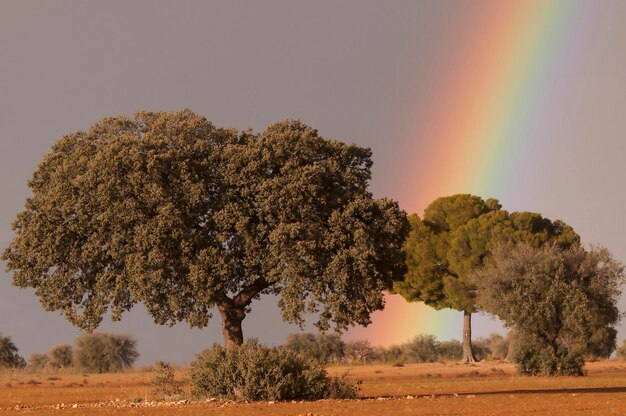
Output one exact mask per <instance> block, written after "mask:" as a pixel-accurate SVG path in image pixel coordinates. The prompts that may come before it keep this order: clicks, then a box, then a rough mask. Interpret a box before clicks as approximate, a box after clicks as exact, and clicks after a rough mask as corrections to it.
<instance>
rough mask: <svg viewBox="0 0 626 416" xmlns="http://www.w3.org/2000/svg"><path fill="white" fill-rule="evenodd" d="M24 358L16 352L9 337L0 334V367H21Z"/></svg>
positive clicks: (24, 361)
mask: <svg viewBox="0 0 626 416" xmlns="http://www.w3.org/2000/svg"><path fill="white" fill-rule="evenodd" d="M25 366H26V360H24V358H23V357H22V356H21V355H19V354H18V349H17V347H16V346H15V344H14V343H13V341H11V337H5V336H3V335H2V334H0V368H2V367H5V368H23V367H25Z"/></svg>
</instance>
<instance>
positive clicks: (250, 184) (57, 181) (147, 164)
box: [2, 110, 408, 347]
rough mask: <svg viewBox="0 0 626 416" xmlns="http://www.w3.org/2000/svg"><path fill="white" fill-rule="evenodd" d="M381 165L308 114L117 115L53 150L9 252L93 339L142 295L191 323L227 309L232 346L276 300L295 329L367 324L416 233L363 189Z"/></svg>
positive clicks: (165, 320)
mask: <svg viewBox="0 0 626 416" xmlns="http://www.w3.org/2000/svg"><path fill="white" fill-rule="evenodd" d="M371 165H372V161H371V152H370V150H369V149H365V148H361V147H358V146H356V145H348V144H345V143H343V142H341V141H337V140H327V139H324V138H322V137H320V136H319V134H318V133H317V131H316V130H314V129H312V128H310V127H308V126H306V125H304V124H303V123H301V122H299V121H283V122H278V123H275V124H273V125H271V126H269V127H268V128H267V130H266V131H264V132H263V133H258V134H257V133H253V132H250V131H243V132H238V131H236V130H234V129H222V128H216V127H214V126H213V125H212V124H211V123H210V122H208V121H207V120H206V119H205V118H204V117H201V116H199V115H196V114H194V113H192V112H191V111H188V110H184V111H181V112H175V113H163V112H160V113H151V112H140V113H137V114H136V115H135V116H134V118H126V117H117V118H106V119H103V120H102V121H100V122H99V123H97V124H96V125H94V126H93V127H92V128H91V129H90V130H89V131H79V132H76V133H73V134H70V135H67V136H65V137H63V138H62V139H61V140H59V141H58V142H57V143H56V144H55V145H54V147H53V149H52V151H51V152H50V153H49V154H48V155H46V157H45V158H44V160H43V162H42V163H41V164H40V165H39V167H38V169H37V170H36V171H35V173H34V175H33V178H32V180H31V181H30V182H29V186H30V188H31V190H32V196H31V197H30V198H28V199H27V201H26V207H25V210H24V211H23V212H21V213H20V214H19V215H18V217H17V220H16V221H15V223H14V230H15V232H16V236H15V239H14V240H13V241H12V243H11V244H10V246H9V247H8V248H7V249H6V250H5V251H4V253H3V256H2V257H3V258H4V259H5V260H7V262H8V263H7V264H8V269H9V270H11V271H12V272H13V281H14V283H15V284H16V285H17V286H19V287H24V288H26V287H31V288H34V289H35V293H36V295H37V296H38V297H39V299H40V300H41V302H42V304H43V306H44V308H45V309H47V310H58V311H60V312H61V313H62V314H63V315H65V317H66V318H67V319H68V320H69V321H70V322H72V323H73V324H75V325H77V326H78V327H80V328H82V329H85V330H93V329H95V328H96V327H97V326H98V324H99V323H100V322H101V320H102V318H103V316H104V315H105V314H106V313H107V312H110V313H111V316H112V318H113V319H115V320H117V319H120V317H121V315H122V313H123V312H124V311H127V310H129V309H130V308H132V307H133V305H135V304H136V303H138V302H141V303H143V304H144V305H145V306H146V307H147V309H148V311H149V313H150V314H151V315H152V317H153V318H154V320H155V322H156V323H158V324H170V325H171V324H174V323H176V322H180V321H186V322H188V323H189V324H190V325H191V326H194V327H204V326H206V325H207V324H208V322H209V319H210V318H211V310H212V309H213V308H217V310H218V311H219V313H220V314H221V317H222V328H223V334H224V342H225V345H226V346H227V347H233V346H236V345H239V344H241V343H242V341H243V333H242V329H241V323H242V320H243V319H244V317H245V316H246V314H247V313H249V312H250V306H251V303H252V302H253V300H254V299H257V298H258V297H260V296H262V295H265V294H275V295H278V296H279V299H280V300H279V306H280V309H281V311H282V315H283V317H284V319H285V320H287V321H289V322H294V323H302V322H303V319H304V315H305V313H314V314H316V315H317V316H318V317H319V320H318V321H317V326H318V327H319V328H321V329H328V328H329V327H330V326H331V323H334V324H335V327H336V328H338V329H345V328H346V327H347V326H348V325H351V324H355V323H356V324H362V325H366V324H368V323H369V322H370V318H369V316H370V314H371V312H372V311H374V310H377V309H381V308H382V307H383V302H384V300H383V294H382V291H383V290H384V289H386V288H389V287H390V285H391V281H392V280H393V279H396V278H398V277H400V276H401V275H402V273H403V272H404V267H405V266H404V261H403V254H402V252H401V248H402V243H403V241H404V239H405V236H406V234H407V232H408V223H407V220H406V215H405V214H404V212H403V211H401V210H400V209H399V208H398V205H397V203H395V202H394V201H391V200H388V199H374V198H373V197H372V194H371V193H370V192H369V191H368V190H367V186H368V182H369V180H370V168H371Z"/></svg>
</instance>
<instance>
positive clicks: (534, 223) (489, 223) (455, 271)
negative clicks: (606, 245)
mask: <svg viewBox="0 0 626 416" xmlns="http://www.w3.org/2000/svg"><path fill="white" fill-rule="evenodd" d="M409 221H410V223H411V232H410V233H409V236H408V238H407V241H406V243H405V251H406V258H407V260H406V261H407V267H408V272H407V274H406V275H405V278H404V280H402V281H398V282H396V283H395V285H394V290H395V291H396V292H398V293H400V294H401V295H402V296H403V297H404V298H405V299H407V300H408V301H422V302H424V303H426V304H427V305H430V306H432V307H434V308H436V309H442V308H452V309H456V310H458V311H463V361H465V362H474V361H475V360H476V358H475V356H474V352H473V351H472V344H471V315H472V313H474V312H476V311H477V309H476V302H475V297H474V283H473V282H472V281H470V279H469V276H470V275H471V273H472V272H473V271H474V270H477V269H479V268H481V267H482V266H483V265H484V263H485V261H486V260H487V259H488V258H489V256H490V254H491V250H492V248H493V247H495V246H496V245H497V244H500V243H503V242H517V241H528V242H531V243H532V244H533V245H535V246H539V245H542V244H545V243H546V242H557V243H559V244H561V245H562V246H569V245H573V244H578V243H579V241H580V239H579V237H578V235H577V234H576V233H575V232H574V230H573V229H572V228H571V227H569V226H568V225H567V224H565V223H563V222H561V221H558V220H557V221H554V222H552V221H551V220H549V219H547V218H543V217H542V216H541V215H540V214H536V213H530V212H514V213H509V212H508V211H506V210H503V209H501V205H500V204H499V202H498V201H497V200H495V199H488V200H483V199H482V198H480V197H477V196H473V195H467V194H460V195H453V196H449V197H442V198H438V199H436V200H435V201H433V202H432V203H431V204H430V205H429V206H428V207H427V208H426V210H425V211H424V218H423V219H420V218H419V217H418V216H417V215H412V216H410V217H409Z"/></svg>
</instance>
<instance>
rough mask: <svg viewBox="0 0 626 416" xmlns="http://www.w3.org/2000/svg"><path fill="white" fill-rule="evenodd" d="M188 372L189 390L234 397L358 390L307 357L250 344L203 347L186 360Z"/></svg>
mask: <svg viewBox="0 0 626 416" xmlns="http://www.w3.org/2000/svg"><path fill="white" fill-rule="evenodd" d="M190 376H191V381H192V384H193V387H194V389H193V393H194V395H196V396H210V397H224V398H230V399H238V400H251V401H255V400H294V399H301V400H317V399H322V398H353V397H355V396H356V393H357V391H358V389H357V386H355V385H353V384H350V383H348V382H347V380H345V378H339V379H337V378H331V377H329V376H328V374H327V373H326V370H325V369H324V367H323V366H322V365H321V364H320V363H319V362H316V361H314V360H312V359H310V358H307V357H304V356H302V355H300V354H298V353H296V352H293V351H290V350H287V349H284V348H269V347H265V346H262V345H252V344H249V343H244V344H243V345H242V346H240V347H239V348H237V349H229V350H226V349H224V348H222V347H221V346H219V345H217V344H216V345H214V346H213V347H212V348H210V349H208V350H205V351H204V352H202V353H200V354H199V355H198V356H197V357H196V359H195V360H194V361H193V362H192V363H191V367H190Z"/></svg>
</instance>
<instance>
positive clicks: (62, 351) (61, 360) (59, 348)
mask: <svg viewBox="0 0 626 416" xmlns="http://www.w3.org/2000/svg"><path fill="white" fill-rule="evenodd" d="M73 355H74V351H73V348H72V346H71V345H67V344H61V345H55V346H54V347H52V348H50V350H49V351H48V357H49V358H50V367H52V368H69V367H71V366H72V360H73Z"/></svg>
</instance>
